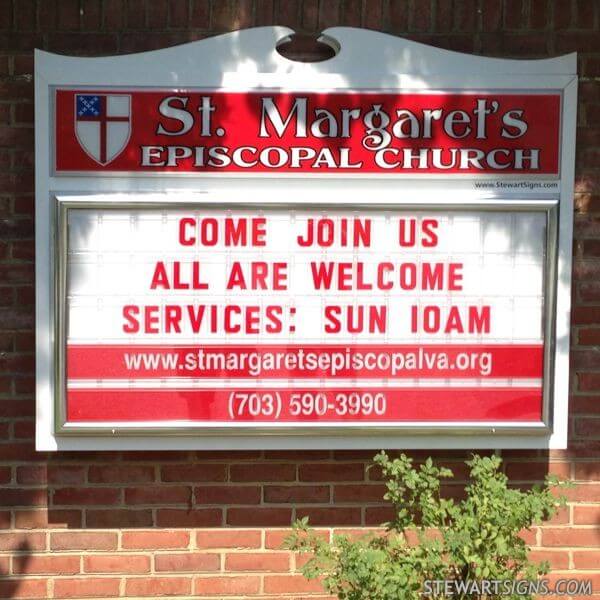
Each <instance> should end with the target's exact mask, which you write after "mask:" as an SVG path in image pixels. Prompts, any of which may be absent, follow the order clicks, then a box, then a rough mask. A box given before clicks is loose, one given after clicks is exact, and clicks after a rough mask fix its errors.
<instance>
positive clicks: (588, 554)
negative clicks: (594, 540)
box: [573, 548, 598, 569]
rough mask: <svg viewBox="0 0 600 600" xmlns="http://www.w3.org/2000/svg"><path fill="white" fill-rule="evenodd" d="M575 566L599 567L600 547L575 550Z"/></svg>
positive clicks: (585, 567) (576, 567)
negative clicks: (599, 549) (599, 555)
mask: <svg viewBox="0 0 600 600" xmlns="http://www.w3.org/2000/svg"><path fill="white" fill-rule="evenodd" d="M573 566H574V567H575V569H597V568H598V549H597V548H594V549H593V550H577V551H575V552H573Z"/></svg>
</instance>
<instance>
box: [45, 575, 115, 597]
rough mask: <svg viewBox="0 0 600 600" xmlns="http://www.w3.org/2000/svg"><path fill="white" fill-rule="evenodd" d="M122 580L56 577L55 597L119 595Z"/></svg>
mask: <svg viewBox="0 0 600 600" xmlns="http://www.w3.org/2000/svg"><path fill="white" fill-rule="evenodd" d="M119 587H120V580H119V579H109V578H105V577H103V578H90V577H85V578H80V579H55V580H54V597H55V598H109V597H118V595H119Z"/></svg>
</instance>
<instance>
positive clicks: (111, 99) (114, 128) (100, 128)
mask: <svg viewBox="0 0 600 600" xmlns="http://www.w3.org/2000/svg"><path fill="white" fill-rule="evenodd" d="M104 98H106V100H105V102H106V116H105V118H104V119H99V120H98V121H80V120H76V122H75V133H76V135H77V140H78V142H79V143H80V144H81V147H82V148H83V149H84V150H85V152H86V154H87V155H88V156H89V157H90V158H93V159H94V160H95V161H96V162H97V163H99V164H101V165H107V164H109V163H110V162H112V161H113V160H114V159H115V158H117V156H119V154H121V152H123V150H124V149H125V146H127V142H128V141H129V136H130V135H131V96H128V95H124V94H120V95H118V96H117V95H114V96H104ZM103 136H104V143H103V140H102V137H103Z"/></svg>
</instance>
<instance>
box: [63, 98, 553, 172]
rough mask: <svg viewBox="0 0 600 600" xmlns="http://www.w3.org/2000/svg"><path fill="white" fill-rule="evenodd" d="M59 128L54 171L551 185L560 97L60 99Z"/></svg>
mask: <svg viewBox="0 0 600 600" xmlns="http://www.w3.org/2000/svg"><path fill="white" fill-rule="evenodd" d="M87 106H91V107H92V108H93V109H94V110H92V109H91V108H90V109H88V108H86V109H85V110H83V111H82V110H81V109H80V107H87ZM90 111H91V112H90ZM56 122H57V153H56V170H57V172H61V171H65V172H68V171H88V170H105V171H148V172H152V171H181V172H202V171H206V172H210V171H243V172H247V171H254V172H255V171H258V172H296V171H301V172H314V173H318V172H348V173H351V172H361V173H364V172H371V173H375V172H379V173H406V172H409V173H435V172H440V173H499V174H501V173H518V174H527V173H535V174H557V173H558V155H559V153H558V143H559V136H558V132H559V122H560V96H559V95H558V94H489V93H487V94H473V93H469V94H457V93H436V94H430V93H418V94H417V93H406V94H385V93H334V94H317V93H294V94H291V93H257V92H250V93H237V92H236V93H233V92H213V93H209V92H192V91H190V92H187V91H177V92H175V91H165V92H156V91H135V92H130V93H128V92H125V91H123V92H121V91H119V92H113V91H111V92H110V94H108V93H103V92H101V91H98V92H90V91H85V92H77V91H73V90H57V92H56Z"/></svg>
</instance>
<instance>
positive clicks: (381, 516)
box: [365, 506, 395, 525]
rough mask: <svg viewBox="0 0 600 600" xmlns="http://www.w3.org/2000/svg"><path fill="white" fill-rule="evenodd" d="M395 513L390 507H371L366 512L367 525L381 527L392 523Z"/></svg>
mask: <svg viewBox="0 0 600 600" xmlns="http://www.w3.org/2000/svg"><path fill="white" fill-rule="evenodd" d="M394 516H395V511H394V509H393V508H391V507H390V506H370V507H368V508H367V509H366V511H365V525H381V524H382V523H387V522H388V521H391V520H392V519H393V518H394Z"/></svg>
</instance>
